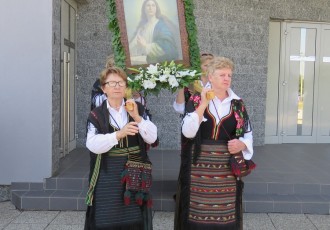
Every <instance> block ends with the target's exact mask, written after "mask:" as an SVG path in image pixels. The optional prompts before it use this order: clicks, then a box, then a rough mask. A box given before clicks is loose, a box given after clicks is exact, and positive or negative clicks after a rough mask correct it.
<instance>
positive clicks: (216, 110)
mask: <svg viewBox="0 0 330 230" xmlns="http://www.w3.org/2000/svg"><path fill="white" fill-rule="evenodd" d="M212 103H213V106H214V109H215V112H216V114H217V116H218V118H219V122H220V127H222V128H223V130H225V133H226V135H227V137H228V138H229V140H232V138H231V137H230V136H229V134H228V132H227V130H226V129H225V127H224V126H223V125H222V124H221V119H220V116H219V113H218V109H217V107H216V106H215V103H214V101H213V99H212Z"/></svg>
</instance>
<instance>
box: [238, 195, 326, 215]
mask: <svg viewBox="0 0 330 230" xmlns="http://www.w3.org/2000/svg"><path fill="white" fill-rule="evenodd" d="M243 207H244V211H245V212H252V213H294V214H303V213H304V214H307V213H310V214H320V215H328V214H330V212H329V208H330V196H326V195H274V194H273V195H269V194H268V195H260V194H258V195H256V194H244V197H243Z"/></svg>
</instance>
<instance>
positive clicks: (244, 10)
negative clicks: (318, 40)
mask: <svg viewBox="0 0 330 230" xmlns="http://www.w3.org/2000/svg"><path fill="white" fill-rule="evenodd" d="M194 3H195V11H194V13H195V16H196V24H197V27H198V44H199V47H200V50H201V52H212V53H214V54H215V55H221V56H226V57H229V58H231V59H233V61H234V62H235V65H236V67H235V72H234V77H233V87H232V88H233V90H234V91H235V92H236V93H237V94H238V95H239V96H240V97H242V98H243V100H244V101H245V103H246V105H247V107H248V112H249V114H250V117H251V120H252V125H253V128H254V143H255V145H263V144H264V130H265V102H266V85H267V84H266V83H267V82H266V80H267V56H268V30H269V22H270V20H272V19H280V20H295V21H316V22H330V1H329V0H314V1H308V0H291V1H284V0H270V1H269V0H250V1H246V0H195V1H194ZM78 13H79V20H78V35H77V37H78V42H77V43H78V46H77V50H78V58H77V59H78V62H77V63H78V64H77V73H78V75H79V80H78V84H77V116H78V118H77V120H78V121H77V130H78V134H79V140H78V141H79V144H80V145H84V142H85V126H86V118H87V115H88V112H89V108H90V92H91V88H92V84H93V82H94V80H95V78H96V77H98V74H99V72H100V71H101V69H102V67H103V66H104V62H105V59H106V57H107V55H109V54H110V53H111V34H110V32H109V31H108V28H107V24H108V21H107V13H108V12H107V8H106V1H105V0H94V1H89V2H88V4H83V5H79V8H78ZM173 100H174V95H171V94H170V93H168V92H162V93H161V94H160V96H159V97H158V98H157V97H154V96H150V97H148V98H147V103H148V107H149V108H150V110H151V113H152V114H153V121H154V122H155V123H156V125H157V126H158V130H159V137H160V142H161V144H160V147H159V148H161V149H179V140H180V134H179V131H180V128H179V127H180V126H179V124H180V118H179V116H178V115H177V114H175V113H174V111H173V109H172V102H173Z"/></svg>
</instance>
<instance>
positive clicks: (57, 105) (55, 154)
mask: <svg viewBox="0 0 330 230" xmlns="http://www.w3.org/2000/svg"><path fill="white" fill-rule="evenodd" d="M60 42H61V1H60V0H53V43H52V46H53V54H52V59H53V69H52V72H53V77H52V81H53V82H52V86H53V92H52V95H53V98H52V120H53V123H52V137H53V138H52V172H53V173H54V172H56V170H57V169H58V168H59V161H60V157H61V155H60V147H61V53H60V52H61V43H60Z"/></svg>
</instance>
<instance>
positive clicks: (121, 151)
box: [107, 146, 140, 156]
mask: <svg viewBox="0 0 330 230" xmlns="http://www.w3.org/2000/svg"><path fill="white" fill-rule="evenodd" d="M139 152H140V146H133V147H128V148H112V149H110V150H109V152H107V155H108V156H127V155H128V154H136V153H139Z"/></svg>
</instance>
